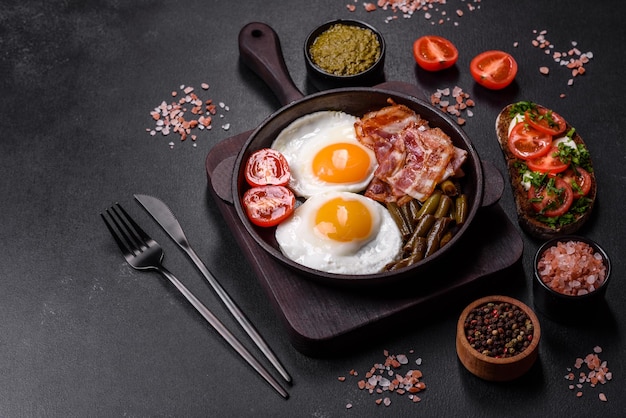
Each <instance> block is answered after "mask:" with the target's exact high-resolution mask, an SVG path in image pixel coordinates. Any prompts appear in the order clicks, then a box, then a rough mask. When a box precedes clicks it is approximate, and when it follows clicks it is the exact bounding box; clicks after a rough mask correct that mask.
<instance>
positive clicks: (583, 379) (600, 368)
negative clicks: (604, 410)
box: [565, 346, 613, 402]
mask: <svg viewBox="0 0 626 418" xmlns="http://www.w3.org/2000/svg"><path fill="white" fill-rule="evenodd" d="M601 352H602V348H601V347H600V346H595V347H594V348H593V352H592V353H589V354H587V355H586V356H585V357H584V358H583V357H578V358H577V359H576V360H575V362H574V366H573V369H576V370H577V371H576V373H574V372H573V371H572V370H573V369H570V368H568V373H567V374H566V375H565V379H566V380H568V381H570V382H572V381H574V380H577V383H576V385H574V384H573V383H570V384H569V385H568V389H569V390H574V389H575V388H576V389H579V390H578V391H577V392H576V397H578V398H580V397H582V396H583V390H582V389H584V387H585V385H587V386H589V387H590V388H594V387H596V386H597V385H598V384H600V385H604V384H606V383H608V382H609V381H610V380H612V379H613V374H612V372H611V371H609V368H608V364H607V361H606V360H604V361H603V360H602V359H600V357H599V356H598V354H600V353H601ZM583 366H584V367H583ZM598 396H599V398H600V400H601V401H603V402H606V401H607V398H606V395H605V394H604V393H600V394H599V395H598Z"/></svg>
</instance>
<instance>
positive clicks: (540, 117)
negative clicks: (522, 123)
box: [524, 106, 567, 136]
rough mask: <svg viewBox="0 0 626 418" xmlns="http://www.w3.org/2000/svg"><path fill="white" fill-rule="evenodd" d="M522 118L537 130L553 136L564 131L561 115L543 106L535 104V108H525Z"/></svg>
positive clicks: (564, 126) (563, 120) (564, 125)
mask: <svg viewBox="0 0 626 418" xmlns="http://www.w3.org/2000/svg"><path fill="white" fill-rule="evenodd" d="M524 119H525V120H526V122H528V124H530V125H531V126H532V127H533V128H535V129H537V130H538V131H541V132H545V133H547V134H548V135H553V136H554V135H559V134H561V133H563V132H565V128H566V127H567V125H566V123H565V119H563V118H562V117H561V115H559V114H558V113H556V112H553V111H552V110H550V109H546V108H545V107H543V106H537V107H536V108H535V109H532V110H527V111H526V113H524Z"/></svg>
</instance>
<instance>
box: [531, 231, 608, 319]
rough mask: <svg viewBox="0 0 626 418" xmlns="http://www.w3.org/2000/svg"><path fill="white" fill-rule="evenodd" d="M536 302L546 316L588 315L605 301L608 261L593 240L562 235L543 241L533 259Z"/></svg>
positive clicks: (606, 256)
mask: <svg viewBox="0 0 626 418" xmlns="http://www.w3.org/2000/svg"><path fill="white" fill-rule="evenodd" d="M533 266H534V280H533V295H534V299H535V301H534V302H535V305H536V306H537V307H538V308H539V310H541V311H543V312H544V313H545V314H547V315H549V316H554V317H558V318H563V319H567V318H568V317H571V318H576V317H578V316H581V315H589V314H590V311H589V310H590V309H594V308H597V307H598V306H599V305H600V304H601V303H604V301H605V299H604V297H605V294H606V289H607V286H608V284H609V279H610V275H611V261H610V259H609V257H608V255H607V254H606V252H605V251H604V250H603V249H602V247H600V245H598V243H596V242H595V241H593V240H591V239H589V238H586V237H582V236H573V235H570V236H562V237H558V238H553V239H551V240H549V241H547V242H546V243H544V244H543V245H542V246H541V247H540V248H539V250H537V254H536V255H535V259H534V265H533Z"/></svg>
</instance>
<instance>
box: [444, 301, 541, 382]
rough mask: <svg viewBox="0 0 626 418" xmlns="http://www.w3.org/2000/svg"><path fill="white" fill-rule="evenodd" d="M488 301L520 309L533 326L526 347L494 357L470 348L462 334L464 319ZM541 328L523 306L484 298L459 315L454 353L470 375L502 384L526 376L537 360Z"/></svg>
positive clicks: (517, 302)
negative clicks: (510, 354) (513, 353)
mask: <svg viewBox="0 0 626 418" xmlns="http://www.w3.org/2000/svg"><path fill="white" fill-rule="evenodd" d="M489 302H496V303H498V302H506V303H510V304H511V305H515V306H517V307H518V308H520V309H521V310H522V311H523V312H524V313H525V314H526V315H527V316H528V318H530V320H531V321H532V324H533V338H532V341H531V342H530V344H529V345H528V347H526V349H525V350H524V351H522V352H520V353H519V354H516V355H513V356H511V357H503V358H496V357H491V356H487V355H485V354H482V353H481V352H479V351H478V350H476V349H475V348H473V347H472V346H471V345H470V343H469V342H468V340H467V337H466V335H465V320H466V318H467V316H468V315H469V314H470V312H471V311H472V310H473V309H475V308H477V307H480V306H482V305H485V304H486V303H489ZM540 337H541V328H540V326H539V320H538V319H537V316H536V315H535V313H534V312H533V311H532V309H530V308H529V307H528V306H526V305H525V304H524V303H522V302H520V301H519V300H517V299H513V298H510V297H507V296H500V295H494V296H487V297H484V298H481V299H478V300H476V301H474V302H472V303H470V304H469V305H468V306H467V307H466V308H465V309H464V310H463V312H462V313H461V316H460V317H459V321H458V323H457V330H456V351H457V355H458V356H459V360H460V361H461V363H462V364H463V366H465V368H466V369H467V370H469V371H470V372H471V373H472V374H474V375H476V376H478V377H480V378H482V379H485V380H489V381H494V382H505V381H509V380H513V379H517V378H518V377H520V376H522V375H523V374H524V373H526V372H527V371H528V370H529V369H530V368H531V367H532V365H533V364H534V363H535V361H536V360H537V356H538V347H539V339H540Z"/></svg>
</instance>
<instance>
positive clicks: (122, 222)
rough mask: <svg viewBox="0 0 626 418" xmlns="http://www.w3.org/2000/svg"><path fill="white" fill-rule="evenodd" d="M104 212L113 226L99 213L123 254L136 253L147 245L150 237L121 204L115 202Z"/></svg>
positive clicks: (133, 254) (131, 254)
mask: <svg viewBox="0 0 626 418" xmlns="http://www.w3.org/2000/svg"><path fill="white" fill-rule="evenodd" d="M106 213H107V214H108V215H109V217H110V219H111V221H113V224H115V227H113V225H112V224H111V223H110V222H108V221H107V220H106V218H105V216H104V214H101V215H102V218H103V219H104V221H105V222H106V224H107V227H108V228H109V231H110V232H111V234H113V236H114V238H115V240H116V241H117V243H118V245H119V246H120V249H121V250H122V252H123V253H124V254H125V255H128V256H135V255H138V254H139V253H141V252H142V251H143V250H144V249H145V248H147V247H148V246H149V245H148V243H149V241H150V237H149V236H148V235H147V234H146V233H145V232H144V231H143V230H142V229H141V228H140V227H139V225H137V223H136V222H135V221H134V220H133V218H131V217H130V215H129V214H128V212H126V211H125V210H124V208H123V207H122V205H120V204H119V203H116V204H115V205H114V206H111V207H110V208H109V209H107V210H106Z"/></svg>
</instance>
